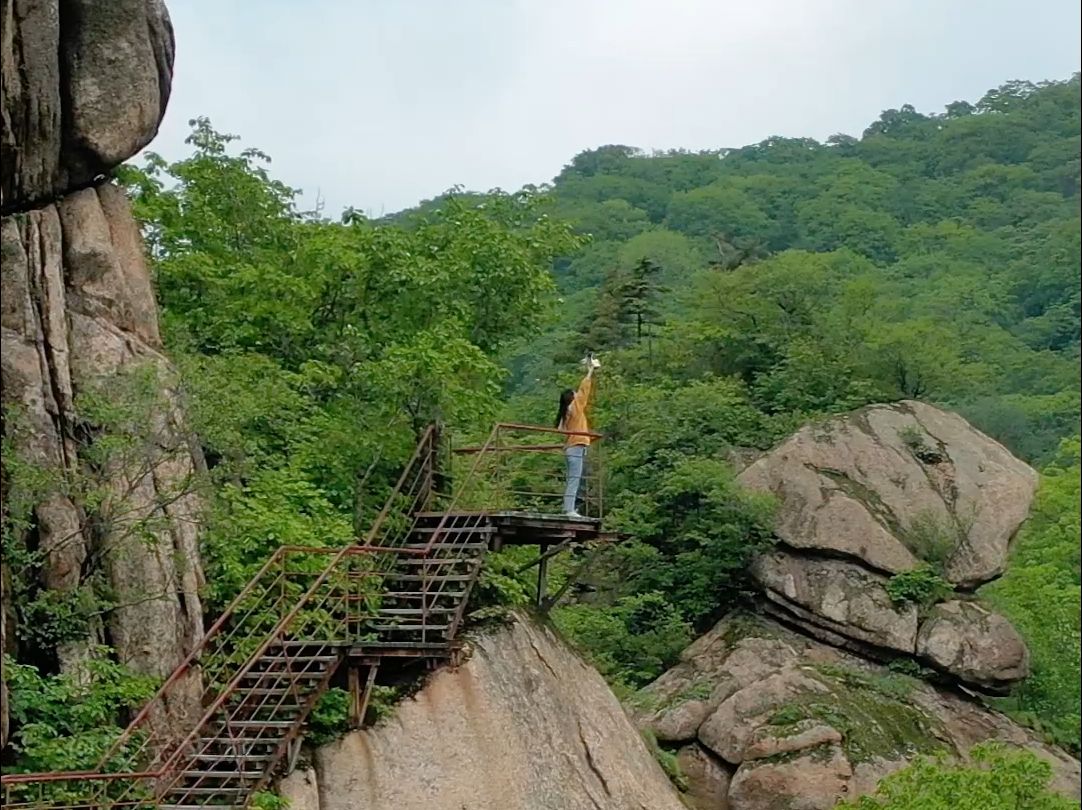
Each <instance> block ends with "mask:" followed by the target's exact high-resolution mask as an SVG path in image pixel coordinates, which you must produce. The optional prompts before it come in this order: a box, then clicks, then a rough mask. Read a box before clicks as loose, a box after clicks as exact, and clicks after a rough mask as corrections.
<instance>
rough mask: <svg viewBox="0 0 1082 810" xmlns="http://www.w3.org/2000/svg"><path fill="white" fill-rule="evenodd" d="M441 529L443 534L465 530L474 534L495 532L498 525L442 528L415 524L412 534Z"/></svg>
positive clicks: (429, 532)
mask: <svg viewBox="0 0 1082 810" xmlns="http://www.w3.org/2000/svg"><path fill="white" fill-rule="evenodd" d="M436 531H439V532H440V533H441V534H444V533H446V534H450V533H452V532H453V533H455V534H461V533H463V532H471V533H473V534H495V533H496V527H495V526H489V525H487V524H485V525H482V526H444V527H443V529H440V528H439V527H438V526H414V527H413V529H412V530H411V534H433V533H434V532H436Z"/></svg>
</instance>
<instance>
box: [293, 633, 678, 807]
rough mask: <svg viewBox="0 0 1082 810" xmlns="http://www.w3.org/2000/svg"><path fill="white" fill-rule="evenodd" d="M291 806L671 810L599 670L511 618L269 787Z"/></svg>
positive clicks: (660, 778)
mask: <svg viewBox="0 0 1082 810" xmlns="http://www.w3.org/2000/svg"><path fill="white" fill-rule="evenodd" d="M281 793H282V795H284V796H285V797H286V798H288V799H289V800H290V802H291V805H290V806H291V807H292V809H293V810H462V808H464V807H468V808H470V810H512V809H513V810H588V809H589V808H592V809H593V810H683V808H684V805H683V804H682V803H681V801H680V798H679V797H678V795H677V792H676V790H675V789H674V788H673V787H672V785H671V784H670V783H669V781H668V778H667V777H666V776H665V774H664V773H663V772H662V770H661V768H660V767H659V766H658V764H657V762H655V760H654V758H653V757H652V755H651V754H650V752H649V751H648V750H647V747H646V745H645V744H644V742H643V739H642V737H641V736H640V734H639V732H638V731H637V730H636V729H635V727H634V726H633V725H632V723H631V722H630V720H629V719H628V717H627V715H626V714H625V712H624V710H623V708H622V707H621V705H620V703H619V702H618V701H617V700H616V698H615V697H614V696H613V694H612V692H610V691H609V688H608V686H607V685H606V684H605V682H604V680H602V678H601V676H600V675H598V673H597V672H596V671H595V670H594V669H593V668H591V667H589V666H587V665H586V664H585V663H583V662H582V661H581V660H580V659H579V658H578V656H576V655H575V654H574V653H573V652H571V650H569V649H568V648H567V647H566V646H565V645H564V644H563V643H562V642H561V641H559V640H558V639H557V638H556V637H555V636H554V635H553V633H552V632H551V631H549V630H547V629H544V628H541V627H539V626H537V625H535V624H532V623H531V622H530V621H529V620H526V619H523V618H521V617H520V618H518V619H517V620H516V621H515V622H514V623H513V624H512V625H510V626H508V627H506V628H503V629H500V630H497V631H494V632H489V633H486V634H483V635H481V636H480V637H478V638H477V639H476V641H475V642H474V643H473V649H472V652H471V655H470V658H469V660H468V661H467V662H466V663H465V664H464V665H463V666H462V667H460V668H459V669H457V670H443V671H440V672H437V673H436V674H435V675H434V676H432V678H431V680H430V681H429V683H428V684H427V685H426V686H425V688H424V689H423V690H422V691H420V692H419V693H418V694H417V695H416V696H415V697H413V698H410V699H408V700H406V701H405V702H403V703H402V704H401V705H399V706H398V707H397V708H396V709H395V712H394V715H393V716H392V717H391V718H390V719H388V720H387V721H386V722H384V723H382V724H381V725H378V726H376V727H374V728H371V729H368V730H365V731H361V732H355V733H352V734H349V735H347V736H346V737H345V738H344V739H342V740H340V741H339V742H336V743H333V744H331V745H328V746H325V747H323V748H320V749H319V750H317V751H316V752H315V754H314V756H313V757H312V761H311V765H310V766H309V767H307V768H303V769H300V770H298V771H296V772H294V774H293V775H292V776H290V777H289V778H288V779H286V780H285V782H284V783H283V784H282V786H281Z"/></svg>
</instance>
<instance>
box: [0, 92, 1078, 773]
mask: <svg viewBox="0 0 1082 810" xmlns="http://www.w3.org/2000/svg"><path fill="white" fill-rule="evenodd" d="M192 123H193V131H192V135H191V138H190V139H189V143H190V144H191V146H192V154H191V155H190V156H189V157H187V158H185V159H183V160H180V161H177V162H173V163H168V162H166V161H165V160H163V159H162V158H160V157H158V156H155V155H150V156H149V157H148V158H147V160H146V161H145V164H144V165H143V166H142V167H139V168H137V167H133V166H129V167H124V169H123V170H122V172H121V179H122V181H123V182H124V183H125V184H126V185H127V187H128V189H129V191H130V192H131V194H132V196H133V200H134V205H135V211H136V214H137V216H138V218H139V219H140V220H141V222H142V223H143V226H144V232H145V234H146V237H147V243H148V249H149V251H150V254H151V257H152V263H153V268H154V272H155V275H156V281H157V289H158V295H159V303H160V306H161V311H162V324H163V333H164V335H165V338H166V341H167V344H168V348H169V351H170V352H171V354H172V356H173V357H174V358H175V359H176V361H177V364H178V366H179V367H180V369H181V372H182V375H183V379H184V386H185V393H186V397H187V400H188V403H189V409H190V413H191V418H192V421H193V425H194V427H195V429H196V431H197V433H198V435H199V437H200V439H201V441H202V443H203V446H204V449H205V451H206V454H207V458H208V462H209V467H210V473H209V475H210V484H211V486H212V489H211V492H212V499H211V506H210V509H209V513H208V515H207V525H206V528H205V532H204V549H203V552H204V564H205V566H206V568H207V581H208V583H209V584H208V589H209V591H208V594H207V599H206V602H207V605H208V610H210V611H211V612H216V611H217V610H218V609H219V608H220V607H221V606H222V605H223V604H224V603H225V602H226V601H227V600H228V599H229V598H230V597H231V596H232V595H233V594H235V593H236V591H237V589H238V588H239V587H240V586H241V584H242V583H243V582H244V581H246V579H247V578H248V577H249V576H250V574H251V573H252V572H253V571H254V570H255V568H257V567H258V566H259V565H260V564H261V563H262V562H263V560H264V559H265V558H266V556H267V555H269V554H270V553H271V552H272V551H273V549H274V548H275V547H277V546H279V545H282V544H287V543H295V544H298V545H308V546H311V545H320V544H325V545H337V544H343V543H348V542H350V540H351V539H352V538H353V537H354V536H355V534H356V533H357V532H358V531H360V530H363V529H364V528H365V527H366V525H367V522H368V521H370V520H371V517H372V514H373V510H374V509H376V508H378V506H379V505H380V503H381V502H382V500H383V496H384V494H385V492H386V490H387V487H388V486H389V484H390V482H391V481H392V480H393V477H394V476H395V475H396V473H397V470H398V468H399V466H400V465H401V463H402V461H403V460H404V458H405V457H406V456H407V455H408V453H409V452H410V450H411V449H412V446H413V443H414V440H415V438H416V436H417V434H418V432H419V430H420V429H421V428H422V426H423V425H424V424H426V423H427V422H428V421H429V420H431V419H436V418H439V419H441V420H443V421H445V422H446V423H448V424H449V425H450V426H451V427H452V429H453V430H455V431H456V432H458V433H459V434H460V435H470V434H476V433H479V432H484V431H485V430H487V427H488V425H489V423H490V422H491V420H492V419H493V418H495V417H496V416H497V415H499V414H503V415H506V416H508V417H513V418H515V419H517V420H522V421H533V422H540V423H543V424H545V423H549V422H550V421H551V419H552V416H553V410H554V395H555V392H556V391H558V390H559V388H560V387H561V386H562V385H563V384H565V383H566V382H571V381H573V375H574V374H575V373H576V371H575V363H576V362H577V360H578V359H579V358H580V357H581V356H582V353H583V352H584V351H586V350H593V351H595V352H599V353H601V354H602V355H603V357H604V366H605V367H604V371H603V379H602V383H601V385H600V392H599V393H600V397H599V400H598V403H597V408H596V421H597V424H598V425H600V426H602V428H603V429H604V431H605V432H606V434H607V435H608V438H607V440H606V441H607V444H608V446H609V451H608V452H609V456H608V465H609V466H608V471H609V477H610V481H609V487H608V488H609V492H610V493H611V496H612V497H611V505H610V508H609V520H610V522H611V524H612V526H613V527H614V528H619V529H621V530H623V531H625V532H627V533H628V534H629V535H630V536H631V540H630V541H629V542H627V543H625V544H622V545H621V546H620V548H619V549H617V550H616V551H615V553H613V554H612V555H610V556H609V557H608V558H606V562H605V564H604V565H603V566H599V567H598V569H597V570H595V571H593V572H592V574H591V577H590V582H589V583H588V585H589V587H590V588H591V590H592V591H593V596H592V598H591V599H589V600H583V601H577V600H572V601H571V603H570V604H568V605H567V606H565V607H563V608H560V609H558V610H557V611H556V612H555V614H554V618H555V621H556V622H557V624H558V625H559V626H560V627H561V628H562V629H564V630H565V632H567V633H568V634H569V635H571V636H572V637H573V638H574V639H575V640H577V641H578V642H579V643H580V644H581V645H583V646H584V647H585V648H586V649H587V651H588V652H589V653H590V655H591V656H592V657H593V659H594V660H595V662H596V663H597V664H598V666H599V668H600V669H601V670H602V671H603V672H604V674H605V675H606V676H607V677H608V678H609V679H610V681H611V682H612V683H614V685H615V686H617V687H618V688H619V689H633V688H636V687H638V686H640V685H642V684H643V683H646V682H648V681H649V680H651V679H652V678H654V677H656V676H657V675H658V674H659V673H660V672H661V671H662V670H663V669H664V668H665V667H666V666H668V665H669V664H671V663H672V661H673V660H674V658H675V656H676V655H677V654H678V652H679V651H680V650H681V649H682V648H683V647H684V646H685V645H686V644H687V643H688V641H690V639H691V638H693V637H694V635H695V633H697V632H699V631H701V630H703V629H705V628H706V627H708V626H709V625H710V624H711V623H712V622H713V621H714V620H716V619H717V618H718V617H719V616H720V615H722V614H723V613H724V612H725V611H726V610H728V609H729V608H730V607H731V606H733V605H734V604H736V603H737V602H738V601H739V600H740V597H741V593H742V591H743V589H744V579H743V570H744V565H745V562H746V560H747V557H748V555H749V554H750V553H751V552H752V551H753V550H754V549H756V548H759V547H762V546H763V545H765V544H766V543H768V542H769V538H770V504H769V503H767V502H765V501H763V500H762V499H759V498H755V497H752V496H750V495H748V494H746V493H743V492H741V491H740V490H739V488H738V487H737V485H736V483H735V480H734V476H733V473H732V470H731V466H730V464H729V462H728V457H729V454H730V453H732V452H737V451H739V450H740V449H741V448H760V449H761V448H766V447H769V446H771V445H772V444H773V443H774V442H776V441H777V440H778V439H779V438H781V437H782V436H784V435H786V434H787V433H788V432H790V431H792V430H793V429H795V428H796V427H797V426H798V425H800V424H801V423H803V422H805V421H807V420H809V419H813V418H817V417H820V416H823V415H827V414H831V413H835V412H839V411H844V410H848V409H851V408H854V407H858V406H860V405H863V404H866V403H869V402H873V401H884V400H896V399H900V398H907V397H915V398H922V399H927V400H930V401H933V402H936V403H939V404H942V405H945V406H947V407H950V408H954V409H957V410H959V411H960V412H962V413H963V414H964V415H966V416H967V417H968V418H969V419H971V420H972V421H973V422H974V424H975V425H977V426H978V427H980V428H981V429H982V430H984V431H986V432H988V433H989V434H991V435H992V436H994V437H996V438H998V439H1000V440H1001V441H1003V442H1004V443H1005V444H1007V446H1009V447H1010V448H1011V449H1012V450H1013V451H1014V452H1015V453H1017V454H1019V455H1020V456H1022V457H1023V458H1025V459H1027V460H1029V461H1030V462H1031V463H1034V464H1036V465H1040V466H1042V467H1044V466H1047V467H1048V470H1049V475H1048V479H1047V482H1046V486H1045V492H1044V493H1043V494H1042V499H1041V501H1040V503H1039V506H1038V509H1039V514H1040V518H1039V519H1035V521H1034V522H1033V523H1032V525H1031V526H1030V527H1029V528H1028V529H1027V530H1026V532H1025V534H1024V536H1023V538H1022V540H1021V541H1020V542H1019V545H1018V551H1017V554H1016V558H1015V560H1014V562H1013V566H1012V568H1011V570H1010V573H1009V574H1008V576H1007V577H1006V578H1005V579H1004V580H1003V581H1002V583H999V584H997V586H996V587H995V588H994V589H993V591H992V593H990V594H989V598H991V599H993V600H994V601H996V603H997V604H998V605H999V606H1000V608H1001V609H1003V610H1005V611H1006V612H1007V613H1008V614H1010V615H1011V616H1012V618H1014V619H1015V620H1016V621H1017V622H1018V624H1019V626H1020V627H1021V628H1022V629H1023V631H1024V632H1025V633H1026V634H1027V639H1028V640H1029V643H1030V645H1031V647H1032V648H1033V652H1034V666H1035V676H1034V678H1033V679H1032V680H1031V682H1030V683H1029V684H1027V686H1026V687H1025V688H1024V689H1023V691H1021V692H1020V693H1019V694H1018V695H1016V696H1015V697H1014V698H1012V701H1013V702H1012V703H1011V704H1010V705H1009V706H1008V708H1010V709H1011V710H1012V711H1015V712H1016V713H1018V714H1019V716H1024V717H1026V718H1027V719H1028V721H1029V722H1031V723H1033V724H1034V725H1036V726H1038V727H1042V728H1045V729H1046V730H1047V731H1048V732H1049V733H1050V734H1053V735H1054V736H1055V737H1056V738H1057V739H1059V740H1061V741H1062V742H1064V743H1065V744H1067V745H1069V746H1072V747H1073V748H1074V749H1075V750H1077V746H1078V717H1079V692H1078V682H1079V662H1078V652H1077V651H1078V638H1079V618H1078V613H1077V610H1076V607H1077V604H1078V600H1079V562H1078V546H1079V529H1078V526H1079V518H1078V498H1077V497H1074V498H1073V499H1072V497H1071V494H1072V492H1073V493H1074V495H1077V492H1078V483H1077V482H1078V470H1079V458H1078V440H1077V435H1078V432H1079V383H1080V379H1079V375H1080V372H1079V336H1080V313H1079V309H1080V307H1079V303H1080V302H1079V290H1080V277H1079V259H1080V248H1079V221H1080V220H1079V133H1080V104H1079V77H1078V76H1077V75H1076V76H1074V77H1072V78H1071V79H1069V80H1067V81H1063V82H1045V83H1040V84H1031V83H1028V82H1011V83H1008V84H1006V85H1004V86H1003V87H1001V88H998V89H997V90H994V91H991V92H989V93H988V94H987V95H986V96H985V97H984V98H982V99H980V100H979V101H978V102H977V103H976V104H969V103H966V102H956V103H954V104H952V105H949V107H948V108H947V110H946V111H945V112H944V113H942V114H937V115H930V114H922V113H919V112H917V111H916V110H914V109H913V108H912V107H909V106H903V107H902V108H901V109H898V110H888V111H887V112H885V113H883V115H882V116H880V118H879V119H878V120H877V121H875V122H873V123H872V124H871V126H869V127H868V129H867V130H865V132H864V133H863V134H862V135H861V136H860V137H859V138H858V137H851V136H847V135H836V136H833V137H831V138H829V139H828V140H827V141H826V142H825V143H820V142H817V141H814V140H810V139H796V138H771V139H768V140H766V141H764V142H762V143H759V144H755V145H752V146H747V147H744V148H741V149H721V150H716V151H707V152H697V153H691V152H681V151H672V152H663V153H654V154H647V153H644V152H641V151H640V150H637V149H633V148H631V147H626V146H604V147H601V148H599V149H594V150H590V151H587V152H584V153H582V154H580V155H578V156H576V157H575V158H574V159H573V160H572V161H571V163H570V164H569V165H568V166H567V167H565V169H564V170H563V171H562V172H561V173H560V175H559V176H558V177H557V178H556V179H555V181H554V182H553V183H552V185H551V186H550V187H544V188H526V189H523V190H521V191H519V192H515V193H511V194H508V193H502V192H493V193H488V194H472V193H471V194H467V193H462V192H455V193H449V194H447V195H443V196H441V197H440V198H438V199H435V200H433V201H429V202H426V203H424V204H422V205H420V206H418V207H417V208H416V209H411V210H409V211H406V212H402V213H401V214H398V215H395V216H394V217H390V218H387V219H385V220H383V221H370V220H368V219H366V218H365V217H363V216H361V215H359V214H357V213H356V212H355V211H352V210H349V211H347V212H346V213H345V214H344V215H343V216H342V217H341V219H340V221H332V220H328V219H326V218H325V217H323V216H322V215H321V214H319V213H312V212H304V211H300V210H299V209H298V192H297V191H296V190H294V189H290V188H288V187H286V186H285V185H283V184H281V183H280V182H278V181H276V180H274V179H273V177H272V176H271V174H270V173H269V169H268V163H269V158H267V156H265V155H263V154H262V153H260V152H259V151H258V150H254V149H245V150H243V151H239V152H237V151H236V150H234V149H232V148H231V145H232V142H233V141H234V140H236V139H235V138H234V137H233V136H227V135H222V134H220V133H217V132H215V131H214V129H213V128H212V127H211V125H210V123H209V122H208V121H206V120H205V119H199V120H196V121H193V122H192ZM1072 437H1075V438H1073V439H1072ZM1072 487H1073V489H1072ZM513 568H514V565H513V561H501V560H500V559H496V560H495V561H494V562H493V565H492V566H491V567H490V569H489V572H488V573H487V574H486V579H485V583H484V587H483V589H482V596H483V598H484V599H486V600H497V601H515V600H523V599H525V596H526V593H527V585H526V583H524V582H520V581H518V580H517V579H516V578H515V577H514V576H513V575H512V574H511V573H510V572H511V571H512V570H513ZM566 575H567V572H566V571H564V570H561V569H560V567H559V566H557V567H556V570H555V571H554V576H555V578H556V579H557V583H558V581H559V578H560V577H562V576H566ZM1035 580H1039V582H1040V583H1041V585H1042V588H1043V589H1044V590H1042V603H1041V606H1042V609H1041V610H1038V609H1037V607H1036V606H1035V605H1034V603H1033V599H1032V598H1031V597H1032V594H1033V590H1032V588H1031V587H1030V585H1031V584H1032V583H1033V582H1034V581H1035ZM42 598H44V597H42ZM1072 600H1073V601H1072ZM34 609H35V608H34V602H33V600H31V601H29V602H28V603H27V605H26V607H25V611H26V612H27V613H28V615H30V614H31V613H32V612H33V610H34ZM20 624H22V625H24V626H25V623H23V622H20ZM1065 639H1066V640H1067V641H1070V642H1071V643H1067V644H1065V643H1064V640H1065ZM56 641H57V639H50V638H48V633H42V632H37V633H36V634H35V636H34V638H33V639H24V640H23V645H24V647H25V646H27V645H30V646H33V645H36V646H37V647H38V650H37V651H36V652H33V651H32V653H31V654H30V655H29V659H30V660H34V661H42V660H48V657H49V656H48V655H47V654H43V653H46V652H47V648H48V647H49V646H50V645H55V643H56ZM1072 644H1073V647H1072ZM47 669H48V668H47V667H45V668H44V669H43V671H41V672H40V673H36V674H35V673H32V672H29V671H22V677H23V681H24V682H26V683H36V682H37V681H35V678H39V676H40V678H44V679H46V680H47V679H48V678H50V677H51V676H52V673H50V672H48V671H47ZM118 677H119V676H118V675H117V674H116V673H113V672H111V673H110V683H111V684H112V686H111V687H110V688H111V689H113V690H114V691H116V690H117V689H118V688H120V687H118V686H116V684H117V683H118V682H119V681H118ZM43 683H44V681H43ZM1070 684H1073V686H1072V685H1070ZM70 686H71V685H70V684H66V683H58V684H57V683H54V684H53V685H52V686H46V685H43V686H42V688H41V689H40V690H38V691H35V693H34V694H33V695H30V696H29V697H27V698H26V699H24V701H23V703H22V704H20V707H19V708H18V709H17V711H18V712H21V714H20V715H19V717H20V718H21V721H20V722H23V723H24V724H25V725H32V724H33V722H34V720H35V718H41V717H46V718H47V717H50V716H52V715H54V714H55V713H56V711H57V706H56V705H53V704H52V703H49V701H50V700H51V698H49V697H48V696H49V695H60V696H62V700H63V701H64V702H70V701H71V700H73V699H75V698H73V697H72V694H71V689H70V688H69V687H70ZM125 688H126V687H125ZM140 688H141V687H140ZM135 691H138V690H136V689H135V687H132V688H131V689H129V692H130V693H131V694H134V693H135ZM38 692H40V694H38ZM99 698H100V696H99ZM100 702H101V701H100V699H99V700H98V703H99V704H100ZM13 705H14V704H13ZM41 722H45V721H41ZM25 725H24V727H25ZM38 728H39V732H40V723H39V727H38ZM101 728H102V723H101V719H100V718H97V719H95V721H94V728H89V727H88V728H87V729H82V730H80V729H78V728H67V729H65V730H64V731H63V734H65V735H67V736H68V737H73V738H77V737H78V736H79V735H80V734H81V733H84V732H85V733H87V734H97V735H98V736H101V733H100V731H101ZM47 736H48V735H46V737H47ZM22 744H23V745H24V746H25V745H26V744H27V740H26V739H23V741H22ZM35 744H37V745H38V748H37V749H34V750H31V751H25V750H24V756H25V759H26V762H27V763H30V762H32V763H34V764H35V765H36V766H38V767H83V766H84V765H85V763H88V762H92V761H93V759H94V755H95V753H94V752H95V750H96V749H95V748H94V746H93V745H89V746H86V745H84V746H81V747H80V746H78V745H62V746H57V745H55V744H53V743H51V742H50V741H49V740H48V739H46V740H44V742H43V741H42V740H37V739H36V741H35ZM50 746H51V747H50ZM72 750H81V751H83V755H81V756H82V759H79V761H75V759H73V755H70V754H68V753H64V752H70V751H72ZM58 751H59V752H60V753H57V752H58ZM88 751H89V753H87V752H88ZM35 757H36V758H35ZM50 757H51V758H50Z"/></svg>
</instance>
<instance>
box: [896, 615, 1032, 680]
mask: <svg viewBox="0 0 1082 810" xmlns="http://www.w3.org/2000/svg"><path fill="white" fill-rule="evenodd" d="M917 654H918V655H919V656H920V657H921V658H923V659H924V660H926V661H928V662H929V663H931V664H933V665H934V666H937V667H939V668H941V669H943V670H946V671H947V672H950V673H951V674H953V675H955V676H956V677H958V678H959V679H961V680H963V681H966V682H967V683H971V684H974V685H977V686H981V687H984V688H985V689H988V690H991V691H998V690H999V689H1001V688H1002V687H1005V686H1007V685H1009V684H1011V683H1014V682H1015V681H1019V680H1021V679H1023V678H1025V677H1026V676H1027V675H1029V652H1028V650H1026V645H1025V642H1023V641H1022V637H1021V636H1019V635H1018V631H1017V630H1015V629H1014V627H1013V626H1012V625H1011V623H1010V622H1009V621H1007V619H1005V618H1004V617H1003V616H1000V615H999V614H998V613H993V612H992V611H990V610H988V609H987V608H985V607H984V606H983V605H980V604H979V603H977V602H972V601H961V600H951V601H949V602H943V603H941V604H938V605H936V606H935V607H934V608H932V610H931V613H930V615H929V616H928V618H927V619H925V620H924V622H923V623H922V624H921V626H920V632H919V633H918V634H917Z"/></svg>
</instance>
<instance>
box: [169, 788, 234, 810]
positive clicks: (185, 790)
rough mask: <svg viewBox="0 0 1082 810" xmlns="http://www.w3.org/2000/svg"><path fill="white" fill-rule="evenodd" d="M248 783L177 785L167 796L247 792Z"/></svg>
mask: <svg viewBox="0 0 1082 810" xmlns="http://www.w3.org/2000/svg"><path fill="white" fill-rule="evenodd" d="M247 792H248V785H238V786H237V787H183V786H181V785H178V786H177V787H174V788H170V789H169V792H168V793H167V794H166V796H184V797H188V796H191V795H193V794H194V795H196V796H219V795H221V794H222V793H247ZM226 807H232V805H226Z"/></svg>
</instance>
